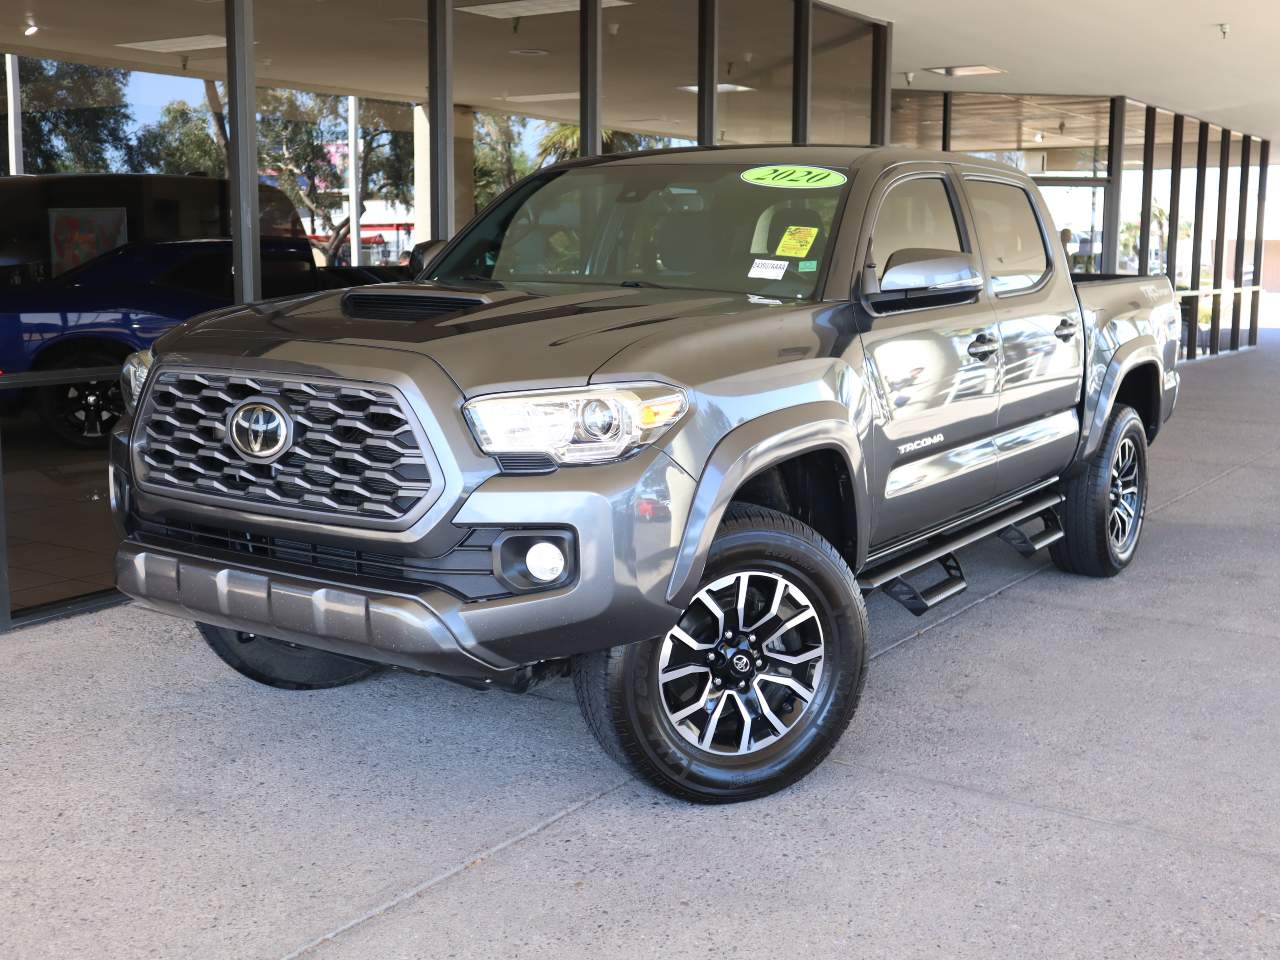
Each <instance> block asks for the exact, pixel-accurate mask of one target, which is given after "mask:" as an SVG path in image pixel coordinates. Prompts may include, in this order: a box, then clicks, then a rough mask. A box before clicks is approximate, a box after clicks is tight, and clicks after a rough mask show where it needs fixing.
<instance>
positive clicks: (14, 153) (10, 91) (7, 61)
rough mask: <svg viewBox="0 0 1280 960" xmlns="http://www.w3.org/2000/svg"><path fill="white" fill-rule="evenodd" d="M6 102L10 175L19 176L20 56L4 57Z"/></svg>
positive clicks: (20, 128) (20, 131)
mask: <svg viewBox="0 0 1280 960" xmlns="http://www.w3.org/2000/svg"><path fill="white" fill-rule="evenodd" d="M4 75H5V100H6V101H7V103H8V110H9V113H8V124H9V173H10V174H11V175H13V176H15V177H16V176H18V175H20V174H21V173H22V172H23V168H22V80H21V78H20V77H19V75H18V56H17V54H14V53H6V54H5V55H4Z"/></svg>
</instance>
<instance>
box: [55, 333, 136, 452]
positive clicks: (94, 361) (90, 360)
mask: <svg viewBox="0 0 1280 960" xmlns="http://www.w3.org/2000/svg"><path fill="white" fill-rule="evenodd" d="M123 362H124V358H123V357H121V356H120V355H119V354H118V353H113V352H112V351H110V350H106V349H103V348H101V347H86V348H85V349H83V350H78V351H76V352H74V353H70V354H65V355H64V356H62V357H61V358H59V359H58V360H57V361H55V362H54V363H53V364H51V365H50V366H48V367H45V368H43V369H44V370H45V371H46V372H49V371H54V370H68V369H74V368H76V367H110V366H120V365H121V364H122V363H123ZM35 394H36V412H37V413H38V414H39V415H40V420H41V422H42V423H43V424H44V426H45V428H46V429H48V430H49V432H50V433H52V434H53V435H54V436H55V437H57V438H58V439H59V440H61V441H62V442H63V443H65V444H67V445H68V446H72V447H81V448H83V449H86V450H93V449H98V448H101V447H105V446H106V445H107V440H108V439H109V438H110V437H111V428H112V427H114V426H115V425H116V421H117V420H119V419H120V417H121V416H122V415H123V414H124V398H123V397H121V395H120V378H119V377H118V376H117V377H115V378H114V379H112V380H93V381H88V382H85V383H71V384H59V385H58V386H54V387H36V388H35Z"/></svg>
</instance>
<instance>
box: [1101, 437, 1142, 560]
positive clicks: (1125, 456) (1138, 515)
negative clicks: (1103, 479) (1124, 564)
mask: <svg viewBox="0 0 1280 960" xmlns="http://www.w3.org/2000/svg"><path fill="white" fill-rule="evenodd" d="M1140 469H1141V467H1140V465H1139V462H1138V445H1137V444H1136V443H1135V442H1134V440H1133V438H1132V437H1124V438H1123V439H1122V440H1121V441H1120V443H1119V445H1118V446H1117V447H1116V453H1115V457H1114V458H1112V461H1111V483H1110V489H1109V493H1108V496H1109V509H1108V512H1107V536H1108V537H1110V539H1111V546H1112V547H1113V548H1114V549H1115V551H1116V553H1117V554H1119V555H1121V556H1125V555H1126V554H1128V553H1129V552H1130V551H1131V550H1132V549H1133V546H1134V544H1135V543H1136V542H1137V539H1138V531H1139V529H1140V528H1141V526H1142V514H1143V503H1142V489H1141V482H1140V481H1141V476H1140V474H1139V471H1140Z"/></svg>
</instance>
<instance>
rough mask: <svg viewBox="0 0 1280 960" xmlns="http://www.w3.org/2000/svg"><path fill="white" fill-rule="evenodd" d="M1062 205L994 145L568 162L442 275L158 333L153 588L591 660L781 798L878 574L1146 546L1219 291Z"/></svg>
mask: <svg viewBox="0 0 1280 960" xmlns="http://www.w3.org/2000/svg"><path fill="white" fill-rule="evenodd" d="M1057 236H1058V235H1057V232H1056V230H1055V228H1054V225H1053V223H1052V222H1051V220H1050V217H1049V215H1048V212H1047V210H1046V209H1045V204H1044V200H1043V198H1042V197H1041V196H1040V194H1039V192H1038V191H1037V189H1036V187H1035V184H1034V183H1033V182H1032V181H1031V180H1030V179H1029V178H1028V177H1026V176H1024V175H1023V174H1022V173H1020V172H1018V171H1016V170H1013V169H1011V168H1009V167H1006V166H1003V165H1000V164H996V163H991V162H987V161H984V160H979V159H974V158H971V157H967V156H963V155H959V154H945V153H922V152H914V151H903V150H896V149H860V148H840V147H778V146H771V147H743V148H713V149H701V150H699V149H690V150H673V151H661V152H654V153H648V154H635V155H629V156H623V157H613V158H592V159H583V160H578V161H575V162H570V163H566V164H561V165H557V166H554V167H549V168H547V169H544V170H540V171H538V172H537V173H535V174H534V175H533V176H531V177H529V178H528V179H525V180H524V181H522V182H520V183H518V184H517V185H515V186H514V187H512V188H511V189H510V190H509V191H507V192H506V193H505V194H504V195H502V196H501V197H499V198H498V199H497V200H496V201H495V202H494V203H493V204H491V205H490V206H489V207H488V209H486V210H485V211H484V212H483V213H482V214H481V215H480V216H479V217H477V218H476V219H475V220H474V221H473V222H472V223H471V224H470V225H469V226H468V227H466V228H465V229H464V230H462V231H461V232H460V233H459V234H458V235H457V236H455V237H454V238H453V239H452V240H451V241H450V242H449V243H448V244H447V245H445V246H444V247H443V249H440V250H438V251H436V252H434V254H433V255H432V256H431V257H430V259H429V261H428V262H427V266H426V268H425V269H424V271H423V272H422V274H421V275H420V276H419V277H418V279H417V280H416V281H415V282H413V283H405V284H384V285H381V286H375V287H365V288H360V289H352V290H348V291H345V292H342V291H338V292H326V293H318V294H312V295H307V296H300V297H295V298H292V299H286V300H277V301H274V302H271V303H266V304H258V305H252V306H245V307H236V308H230V309H224V310H219V311H216V312H213V313H208V314H205V315H202V316H200V317H196V318H194V319H192V320H190V321H188V322H186V323H184V324H183V325H181V326H179V327H177V328H175V329H174V330H172V331H170V332H168V333H166V334H165V335H164V336H163V337H161V338H160V339H159V341H158V342H157V343H156V344H155V346H154V349H153V350H151V351H147V352H142V353H139V354H135V355H134V356H133V357H132V358H131V359H130V360H129V361H128V363H127V364H126V367H125V371H124V376H123V385H122V390H123V393H124V397H125V400H126V402H127V406H128V409H129V411H130V413H129V415H128V416H127V417H125V418H123V419H122V422H121V423H120V424H119V425H118V427H117V428H116V430H115V432H114V434H113V440H112V443H111V491H112V502H113V509H114V511H115V515H116V517H117V518H118V521H119V524H120V527H121V531H122V536H123V542H122V543H121V546H120V548H119V553H118V556H117V560H116V571H117V580H118V583H119V587H120V589H121V590H122V591H124V592H125V593H126V594H128V595H130V596H131V597H134V598H136V599H137V600H138V601H139V602H140V603H142V604H143V605H145V606H147V607H150V608H152V609H155V610H159V611H162V612H165V613H169V614H174V615H177V616H180V617H185V618H188V619H191V620H194V621H196V622H197V623H198V624H199V627H200V630H201V632H202V633H203V636H204V638H205V639H206V640H207V642H208V644H209V645H210V646H211V647H212V648H213V650H214V651H215V652H216V653H217V654H218V655H219V656H220V657H221V658H222V659H223V660H225V661H226V662H227V663H228V664H229V665H230V666H232V667H233V668H234V669H236V670H238V671H240V672H241V673H242V674H244V675H246V676H248V677H250V678H252V679H254V680H256V681H259V682H261V683H265V684H270V685H272V686H276V687H284V688H289V689H312V688H319V687H328V686H334V685H337V684H344V683H350V682H353V681H356V680H359V679H361V678H364V677H368V676H370V675H371V674H373V673H374V672H376V671H378V670H381V669H385V668H387V667H394V668H400V669H405V670H410V671H416V672H420V673H426V674H436V675H442V676H445V677H449V678H452V679H455V680H459V681H462V682H464V683H468V684H471V685H473V686H477V687H502V688H506V689H509V690H515V691H521V690H526V689H528V688H529V687H530V686H531V685H532V684H534V683H535V682H537V681H539V680H541V679H544V678H546V677H549V676H554V675H564V674H569V675H571V676H572V678H573V684H574V687H575V690H576V693H577V697H578V700H579V702H580V703H581V706H582V709H583V713H584V715H585V717H586V720H587V722H588V724H589V726H590V727H591V729H592V731H593V732H594V734H595V736H596V737H597V738H598V739H599V740H600V742H601V743H602V745H603V746H604V748H605V749H606V750H607V752H608V753H610V754H611V755H612V756H613V757H615V758H616V759H618V760H619V761H621V762H622V763H623V764H625V765H626V766H628V767H629V768H630V769H632V770H633V771H635V772H637V773H639V774H640V775H642V776H644V777H646V778H648V779H649V780H650V781H652V782H653V783H654V784H656V785H657V786H658V787H660V788H662V789H664V790H667V791H669V792H671V793H673V794H675V795H677V796H681V797H685V798H688V799H691V800H697V801H703V802H726V801H735V800H743V799H748V798H752V797H758V796H762V795H764V794H767V793H769V792H771V791H774V790H777V789H779V788H781V787H784V786H786V785H787V784H790V783H792V782H794V781H795V780H797V779H798V778H800V777H801V776H803V775H804V774H805V773H807V772H808V771H809V770H811V769H813V767H815V766H816V765H817V764H818V763H819V762H820V761H821V760H822V759H823V757H824V756H825V755H826V754H827V753H828V752H829V751H830V750H831V749H832V747H833V745H834V744H835V743H836V741H837V740H838V738H839V737H840V736H841V734H842V733H843V731H844V730H845V728H846V727H847V726H848V724H849V721H850V719H851V718H852V716H853V713H854V710H855V708H856V706H857V703H858V699H859V696H860V694H861V691H862V687H863V682H864V678H865V675H866V669H867V659H868V650H867V637H868V625H867V615H866V608H865V606H864V602H863V597H864V594H867V593H869V592H870V591H873V590H877V589H878V590H883V591H884V592H885V593H886V594H888V595H889V596H891V597H893V598H894V599H895V600H897V601H899V602H901V603H902V604H903V605H905V606H906V607H907V608H908V609H910V610H911V611H912V612H913V613H916V614H923V613H924V612H925V611H927V610H929V609H930V608H931V607H933V606H935V605H936V604H939V603H941V602H943V601H945V600H946V599H947V598H949V597H952V596H954V595H955V594H957V593H959V592H960V591H962V590H963V589H964V588H965V585H966V583H965V576H964V571H963V568H962V565H961V562H960V560H959V558H958V556H957V552H958V551H959V550H960V549H961V548H962V547H964V546H966V545H968V544H970V543H973V542H975V541H977V540H979V539H982V538H984V537H988V536H999V537H1002V538H1003V539H1004V540H1006V541H1007V542H1008V543H1009V544H1010V546H1011V547H1013V548H1014V549H1016V550H1018V551H1020V552H1021V553H1023V554H1025V555H1027V556H1030V555H1032V554H1035V553H1036V552H1037V551H1039V550H1041V549H1044V548H1047V549H1048V551H1049V553H1050V555H1051V557H1052V559H1053V561H1054V563H1056V564H1057V566H1058V567H1060V568H1062V569H1063V570H1067V571H1071V572H1073V573H1078V574H1084V575H1088V576H1096V577H1105V576H1112V575H1114V574H1117V573H1119V572H1120V571H1121V570H1122V569H1123V568H1124V567H1125V566H1127V565H1128V564H1129V563H1130V562H1131V560H1132V559H1133V556H1134V552H1135V550H1136V549H1137V545H1138V540H1139V536H1140V534H1141V531H1142V525H1143V517H1144V512H1145V508H1146V499H1147V468H1148V461H1147V446H1148V444H1149V443H1150V442H1151V441H1152V440H1153V439H1154V438H1155V437H1156V435H1157V433H1158V432H1159V431H1160V428H1161V426H1162V424H1163V423H1164V422H1165V420H1166V419H1167V418H1168V417H1169V415H1170V413H1171V411H1172V409H1173V406H1174V402H1175V400H1176V397H1177V391H1178V373H1177V372H1176V370H1175V366H1176V361H1177V357H1178V342H1179V338H1180V333H1181V330H1180V317H1179V313H1178V311H1177V309H1176V307H1175V305H1174V301H1173V295H1172V290H1171V289H1170V285H1169V282H1168V281H1167V279H1165V278H1163V277H1159V278H1156V277H1142V278H1136V277H1135V278H1116V277H1106V276H1102V277H1097V276H1094V277H1088V278H1086V277H1079V278H1075V279H1074V280H1073V278H1072V276H1071V275H1070V273H1069V272H1068V264H1067V258H1066V255H1065V252H1064V250H1063V249H1062V248H1061V246H1060V244H1059V243H1058V242H1057ZM1086 280H1087V282H1085V281H1086Z"/></svg>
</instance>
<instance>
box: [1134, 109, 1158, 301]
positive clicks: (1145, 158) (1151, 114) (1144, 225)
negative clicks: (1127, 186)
mask: <svg viewBox="0 0 1280 960" xmlns="http://www.w3.org/2000/svg"><path fill="white" fill-rule="evenodd" d="M1142 135H1143V137H1142V213H1141V214H1139V217H1140V220H1139V222H1138V275H1139V276H1142V277H1145V276H1147V275H1148V273H1149V272H1150V270H1151V192H1152V187H1153V186H1155V184H1154V183H1153V182H1152V181H1153V180H1154V179H1155V166H1156V108H1155V107H1147V116H1146V120H1145V122H1144V123H1143V127H1142Z"/></svg>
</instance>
